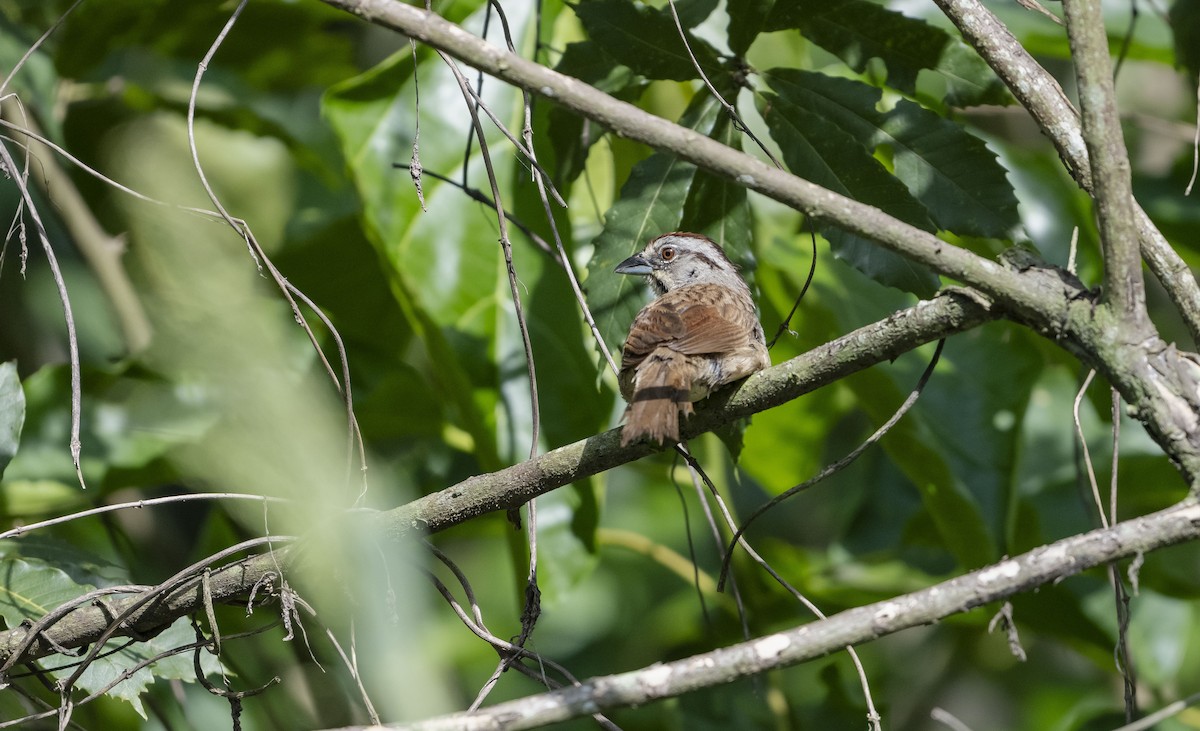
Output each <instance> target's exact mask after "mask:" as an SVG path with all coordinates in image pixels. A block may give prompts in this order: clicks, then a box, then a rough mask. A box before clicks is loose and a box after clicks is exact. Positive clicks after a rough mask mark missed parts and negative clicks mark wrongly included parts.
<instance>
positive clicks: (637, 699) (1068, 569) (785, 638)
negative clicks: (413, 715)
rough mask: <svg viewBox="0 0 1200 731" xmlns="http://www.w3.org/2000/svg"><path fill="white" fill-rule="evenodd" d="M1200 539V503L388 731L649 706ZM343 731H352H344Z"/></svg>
mask: <svg viewBox="0 0 1200 731" xmlns="http://www.w3.org/2000/svg"><path fill="white" fill-rule="evenodd" d="M1198 537H1200V502H1197V501H1196V500H1194V499H1188V500H1185V501H1184V502H1182V503H1179V504H1178V505H1175V506H1173V507H1171V508H1168V509H1166V510H1163V511H1160V512H1157V513H1153V514H1150V515H1146V516H1142V517H1140V518H1135V519H1133V520H1128V521H1125V522H1123V523H1118V524H1117V525H1115V526H1113V527H1111V528H1101V529H1097V530H1094V531H1091V532H1089V533H1084V534H1081V535H1077V536H1072V537H1070V538H1065V539H1063V540H1061V541H1056V542H1055V543H1051V544H1049V545H1047V546H1043V547H1041V548H1037V549H1034V550H1033V551H1030V552H1028V553H1024V554H1021V555H1020V556H1017V557H1015V558H1011V559H1005V560H1003V561H1001V562H1000V563H998V564H994V565H992V566H988V567H986V568H982V569H979V570H977V571H972V572H971V573H969V574H965V575H963V576H960V577H957V578H955V579H951V580H949V581H944V582H942V583H940V584H936V585H934V586H931V587H928V588H926V589H922V590H920V591H915V592H912V593H911V594H905V595H904V596H900V597H896V598H894V599H888V600H886V601H881V602H876V603H874V604H869V605H866V606H862V607H856V608H854V609H848V610H846V611H844V612H840V613H838V614H835V615H833V616H831V617H829V618H828V619H824V620H818V621H816V622H812V623H811V624H807V625H803V626H800V627H796V628H793V629H789V630H786V631H783V632H777V633H774V634H770V635H766V636H764V637H760V638H758V639H754V640H750V641H748V642H741V643H738V644H736V645H731V646H729V647H723V648H720V649H717V650H713V651H711V652H705V653H702V654H699V655H693V656H692V657H688V658H684V659H682V660H676V661H674V662H668V663H655V664H654V665H651V666H649V667H646V668H642V669H640V670H634V671H631V672H627V673H620V674H618V675H606V676H601V677H595V678H591V679H590V680H587V681H585V682H583V683H581V684H580V685H578V686H572V687H568V688H563V689H561V690H556V691H553V692H549V693H542V694H539V695H535V696H529V697H526V698H521V699H518V700H513V701H508V702H505V703H499V704H497V705H495V706H491V707H489V708H485V709H483V710H481V711H478V712H476V713H472V714H454V715H450V716H443V717H441V718H436V719H430V720H427V721H420V722H417V723H413V724H407V725H389V726H388V728H394V729H407V730H408V731H442V730H449V729H454V730H455V731H462V730H463V729H471V730H478V731H483V730H485V729H486V730H489V731H490V730H493V729H494V730H497V731H499V730H501V729H503V730H504V731H516V730H517V729H530V728H537V727H539V726H545V725H548V724H550V723H554V722H558V721H565V720H567V719H570V718H576V717H579V716H583V715H587V714H591V713H595V712H596V711H597V710H603V709H606V708H615V707H619V706H631V705H641V704H644V703H648V702H650V701H654V700H658V699H661V698H669V697H673V696H678V695H682V694H684V693H689V692H692V691H696V690H700V689H702V688H709V687H713V686H716V685H722V684H725V683H728V682H730V681H731V680H734V679H736V678H742V677H747V676H750V675H755V674H758V673H762V672H765V671H767V670H771V669H774V668H780V667H787V666H790V665H795V664H797V663H801V662H804V661H806V660H811V659H814V658H818V657H822V656H824V655H827V654H829V653H831V652H834V651H837V650H840V649H841V648H843V647H845V646H847V645H857V644H861V643H863V642H869V641H871V640H874V639H877V638H879V637H883V636H885V635H889V634H893V633H895V632H899V631H900V630H904V629H908V628H911V627H918V626H921V625H925V624H930V623H933V622H937V621H938V620H940V619H943V618H945V617H948V616H950V615H952V614H958V613H961V612H965V611H968V610H970V609H974V608H976V607H980V606H983V605H986V604H989V603H991V602H995V601H999V600H1002V599H1005V598H1007V597H1010V596H1012V595H1014V594H1017V593H1019V592H1022V591H1026V590H1028V589H1030V588H1033V587H1035V586H1040V585H1043V584H1047V583H1050V582H1052V581H1056V580H1058V579H1061V578H1063V577H1065V576H1071V575H1074V574H1078V573H1080V572H1082V571H1084V570H1086V569H1089V568H1092V567H1094V566H1099V565H1101V564H1104V563H1107V562H1110V561H1114V560H1117V559H1119V558H1123V557H1126V556H1131V555H1134V554H1135V553H1137V552H1139V551H1152V550H1155V549H1158V548H1162V547H1165V546H1169V545H1173V544H1176V543H1180V542H1183V541H1188V540H1195V539H1196V538H1198ZM342 731H350V729H343V730H342Z"/></svg>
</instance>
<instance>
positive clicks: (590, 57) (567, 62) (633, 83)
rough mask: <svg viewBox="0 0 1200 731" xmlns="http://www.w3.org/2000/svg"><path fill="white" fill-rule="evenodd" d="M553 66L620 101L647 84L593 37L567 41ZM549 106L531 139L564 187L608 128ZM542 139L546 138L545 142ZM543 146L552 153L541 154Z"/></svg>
mask: <svg viewBox="0 0 1200 731" xmlns="http://www.w3.org/2000/svg"><path fill="white" fill-rule="evenodd" d="M554 70H555V71H558V72H559V73H561V74H566V75H568V76H572V77H574V78H576V79H579V80H580V81H583V82H586V83H588V84H591V85H592V86H594V87H596V88H597V89H600V90H601V91H604V92H608V93H609V94H611V95H612V96H614V97H616V98H617V99H621V100H623V101H633V100H634V99H636V98H637V97H638V96H639V95H640V94H641V93H642V91H643V90H644V89H645V88H646V85H647V82H646V81H645V80H644V79H642V78H641V77H640V76H638V75H637V74H635V73H633V72H632V71H631V70H630V69H629V68H628V67H626V66H622V65H621V64H619V63H617V62H616V60H615V59H613V58H612V56H609V55H608V53H606V52H605V51H604V49H603V48H602V47H601V46H600V44H598V43H596V42H595V41H580V42H578V43H572V44H570V45H568V46H567V47H566V49H564V50H563V54H562V57H561V58H559V60H558V64H556V65H555V67H554ZM549 106H550V111H549V113H548V117H547V126H546V133H545V135H544V136H543V135H535V136H534V142H535V144H537V145H538V160H539V161H540V162H541V163H542V165H543V166H545V167H546V169H547V170H550V171H552V173H553V175H552V177H553V178H554V181H555V182H556V183H557V184H558V185H560V186H562V187H564V188H565V187H566V186H568V185H570V184H571V183H572V182H573V181H574V180H575V179H576V178H578V177H579V174H580V173H582V172H583V167H584V164H585V163H586V162H587V156H588V153H589V152H590V151H591V149H592V145H594V144H595V143H596V141H597V140H599V139H600V138H601V137H603V136H604V135H605V134H606V133H607V132H608V130H606V129H605V128H604V127H602V126H600V125H598V124H595V123H593V122H589V121H588V120H585V119H584V118H583V117H582V116H580V115H578V114H575V113H574V112H572V111H570V110H569V109H565V108H563V107H561V106H559V105H557V104H553V105H549ZM545 141H549V145H546V143H545ZM546 147H549V148H550V149H551V150H552V151H553V157H550V156H549V155H544V154H543V152H542V151H543V149H545V148H546Z"/></svg>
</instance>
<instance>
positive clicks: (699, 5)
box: [667, 0, 717, 28]
mask: <svg viewBox="0 0 1200 731" xmlns="http://www.w3.org/2000/svg"><path fill="white" fill-rule="evenodd" d="M716 9H717V0H675V12H676V13H678V14H679V23H680V25H682V26H683V27H684V28H695V27H696V26H698V25H700V24H701V23H703V22H704V21H705V20H707V19H708V16H710V15H712V12H713V11H714V10H716ZM670 12H671V11H670V9H669V8H668V9H667V13H670Z"/></svg>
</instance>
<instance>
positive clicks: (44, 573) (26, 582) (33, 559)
mask: <svg viewBox="0 0 1200 731" xmlns="http://www.w3.org/2000/svg"><path fill="white" fill-rule="evenodd" d="M127 583H129V577H128V573H127V572H126V571H125V570H124V569H123V568H121V567H119V566H116V565H113V564H108V563H104V562H100V561H98V560H97V559H96V558H95V557H94V556H93V555H91V554H89V553H85V552H82V551H79V550H78V549H76V548H75V547H74V546H71V545H70V544H66V543H63V542H61V541H55V540H52V539H46V538H24V539H21V540H20V541H16V540H6V541H0V617H3V619H4V622H5V624H6V625H7V626H8V627H9V628H13V627H16V626H18V625H19V624H20V623H21V622H24V621H36V620H38V619H41V618H42V617H44V616H45V615H47V614H49V613H50V612H51V611H53V610H54V609H56V608H58V607H60V606H62V605H63V604H66V603H68V602H70V601H71V600H73V599H76V598H77V597H80V596H82V595H83V594H86V593H87V592H89V591H92V590H93V589H96V588H98V587H103V586H116V585H120V584H127ZM194 639H195V637H194V635H193V633H192V631H191V628H190V625H189V623H188V621H187V619H180V620H178V621H176V622H175V623H174V624H173V625H172V626H171V628H170V629H168V630H166V631H164V632H162V633H159V634H158V635H156V636H155V637H153V638H146V639H144V640H142V641H139V642H136V643H134V644H132V645H129V646H127V647H124V648H121V649H119V650H116V651H115V652H104V653H100V654H99V655H97V657H96V658H95V659H94V660H93V661H92V662H91V664H90V665H89V666H88V668H87V670H85V671H84V672H83V673H82V674H81V675H80V677H79V680H78V688H79V689H80V690H83V691H85V692H88V693H91V692H96V691H99V690H101V689H103V688H105V687H106V686H107V685H108V684H109V683H111V682H112V681H114V680H116V679H117V678H118V677H120V675H121V674H122V673H124V672H125V671H126V670H127V669H128V668H130V667H132V666H133V665H135V664H137V663H139V662H141V661H143V660H147V659H149V658H151V657H154V656H155V655H158V654H159V653H161V652H164V651H166V650H169V649H171V648H174V647H179V646H180V645H184V644H188V643H190V642H192V641H194ZM201 663H202V667H203V668H204V669H205V671H206V672H208V673H217V672H220V665H219V663H218V662H217V660H216V658H214V657H212V656H211V655H210V656H208V657H206V658H202V661H201ZM74 672H75V667H74V666H70V667H66V668H64V669H62V670H52V671H50V675H52V676H53V677H55V678H57V679H60V680H63V679H66V678H68V677H70V676H71V674H72V673H74ZM156 677H163V678H170V679H175V680H184V681H188V682H194V681H195V672H194V670H193V668H192V657H191V653H187V654H185V655H182V656H175V657H172V658H167V659H164V660H161V661H159V662H157V663H155V664H154V665H151V666H149V667H145V668H142V669H140V670H138V671H137V672H136V673H134V674H133V675H132V676H130V677H129V678H128V679H126V680H124V681H122V682H121V683H120V684H118V685H117V686H116V687H114V688H113V689H111V690H110V691H108V692H107V693H106V694H107V695H111V696H114V697H116V698H121V699H122V700H125V701H128V702H129V703H130V704H131V705H132V706H133V709H134V710H135V711H136V712H137V713H138V715H140V716H141V717H142V718H146V711H145V709H144V708H143V707H142V703H141V694H142V693H144V692H145V691H146V690H147V689H148V688H149V687H150V685H152V684H153V683H154V680H155V678H156Z"/></svg>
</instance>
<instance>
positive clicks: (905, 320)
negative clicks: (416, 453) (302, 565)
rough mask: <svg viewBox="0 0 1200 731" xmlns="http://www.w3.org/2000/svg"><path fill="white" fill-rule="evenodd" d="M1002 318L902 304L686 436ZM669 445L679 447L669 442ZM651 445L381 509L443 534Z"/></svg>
mask: <svg viewBox="0 0 1200 731" xmlns="http://www.w3.org/2000/svg"><path fill="white" fill-rule="evenodd" d="M995 317H997V314H996V313H994V312H990V311H988V310H987V309H986V308H985V307H984V306H983V305H982V304H980V302H979V301H978V300H976V299H974V298H973V297H971V296H970V295H968V294H964V293H962V292H960V291H951V292H947V293H944V294H943V295H942V296H939V297H937V298H935V299H933V300H930V301H927V302H921V303H918V304H917V305H916V306H914V307H910V308H908V309H906V310H901V311H900V312H897V313H895V314H893V315H891V316H889V317H888V318H887V319H886V320H881V321H880V322H877V323H874V324H872V325H868V326H866V327H863V328H859V329H858V330H855V331H854V332H851V333H849V334H848V335H845V336H843V337H841V338H838V339H836V340H834V341H832V342H829V343H827V344H825V345H822V346H820V347H818V348H815V349H814V350H811V351H809V352H808V353H805V354H804V355H801V356H798V357H796V358H793V359H791V360H789V361H786V362H784V363H781V364H779V365H777V366H774V367H773V368H768V369H766V370H765V371H760V372H759V373H756V374H754V375H753V376H750V377H749V378H748V379H746V380H745V381H744V382H742V384H741V385H740V386H738V387H736V388H730V389H725V390H723V391H718V392H717V393H715V394H713V395H712V396H709V397H708V399H706V400H705V401H703V402H700V405H699V406H700V408H698V409H697V412H696V413H695V414H694V415H692V416H691V417H690V418H689V419H688V420H687V421H686V422H684V423H683V424H682V425H681V426H682V432H683V434H682V436H683V438H684V439H691V438H693V437H695V436H696V435H697V434H702V433H704V432H706V431H711V430H712V429H715V428H716V427H718V426H721V425H723V424H728V423H730V422H732V421H735V420H737V419H742V418H745V417H747V416H750V415H752V414H755V413H758V412H760V411H765V410H766V409H769V408H772V407H774V406H778V405H779V404H782V403H785V402H787V401H790V400H792V399H794V398H797V397H799V396H801V395H803V394H805V393H809V392H811V391H814V390H816V389H817V388H820V387H821V386H824V385H828V384H830V383H833V382H834V381H836V380H838V379H839V378H843V377H845V376H847V375H849V374H851V373H855V372H857V371H859V370H862V369H863V368H867V367H869V366H872V365H875V364H877V363H883V362H887V361H890V360H892V359H893V358H895V357H896V356H898V355H900V354H901V353H905V352H908V351H909V350H912V349H913V348H915V347H917V346H919V345H924V344H925V343H928V342H932V341H934V340H938V339H939V338H943V337H946V336H948V335H952V334H954V333H958V332H963V331H965V330H968V329H970V328H972V327H975V326H977V325H979V324H980V323H982V322H985V321H987V320H989V319H992V318H995ZM666 448H673V447H672V446H668V447H666ZM663 449H664V447H661V446H659V445H651V444H647V443H644V442H643V443H638V444H631V445H629V446H628V447H622V446H621V432H620V429H613V430H610V431H607V432H605V433H603V434H598V435H596V436H593V437H589V438H587V439H584V440H582V441H578V442H575V443H574V444H568V445H566V446H564V447H559V448H558V449H555V450H553V451H550V452H547V453H545V454H542V455H539V456H538V457H537V458H535V459H531V460H529V461H526V462H522V463H520V464H516V465H513V466H512V467H508V468H506V469H503V470H499V471H497V472H492V473H489V474H485V475H477V476H475V477H471V478H469V479H467V480H464V481H462V482H460V483H458V484H457V485H454V486H453V487H448V488H446V489H444V490H441V491H440V492H436V493H433V494H431V495H426V496H425V497H422V498H420V499H418V500H415V501H413V502H411V503H409V504H407V505H403V506H401V507H399V508H396V509H394V510H391V511H388V512H386V513H383V514H381V515H380V518H379V520H380V521H382V522H383V524H384V528H385V529H386V530H388V531H389V532H392V533H396V534H400V535H405V534H408V533H410V532H411V531H413V530H414V529H415V530H426V531H429V532H431V533H432V532H437V531H440V530H443V529H445V528H448V527H450V526H452V525H457V524H459V523H462V522H463V521H466V520H469V519H471V518H474V517H476V516H479V515H482V514H484V513H488V512H492V511H495V510H508V509H510V508H514V507H517V506H519V505H523V504H524V503H525V502H526V501H527V500H529V499H531V498H533V497H536V496H538V495H541V494H544V493H546V492H549V491H550V490H553V489H555V488H557V487H561V486H563V485H567V484H570V483H571V482H574V481H576V480H580V479H583V478H584V477H587V476H589V475H594V474H597V473H599V472H603V471H604V470H607V469H609V468H611V467H615V466H617V465H619V464H624V463H626V462H632V461H633V460H636V459H640V458H642V457H644V456H646V455H647V454H651V453H654V452H658V451H662V450H663Z"/></svg>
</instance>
